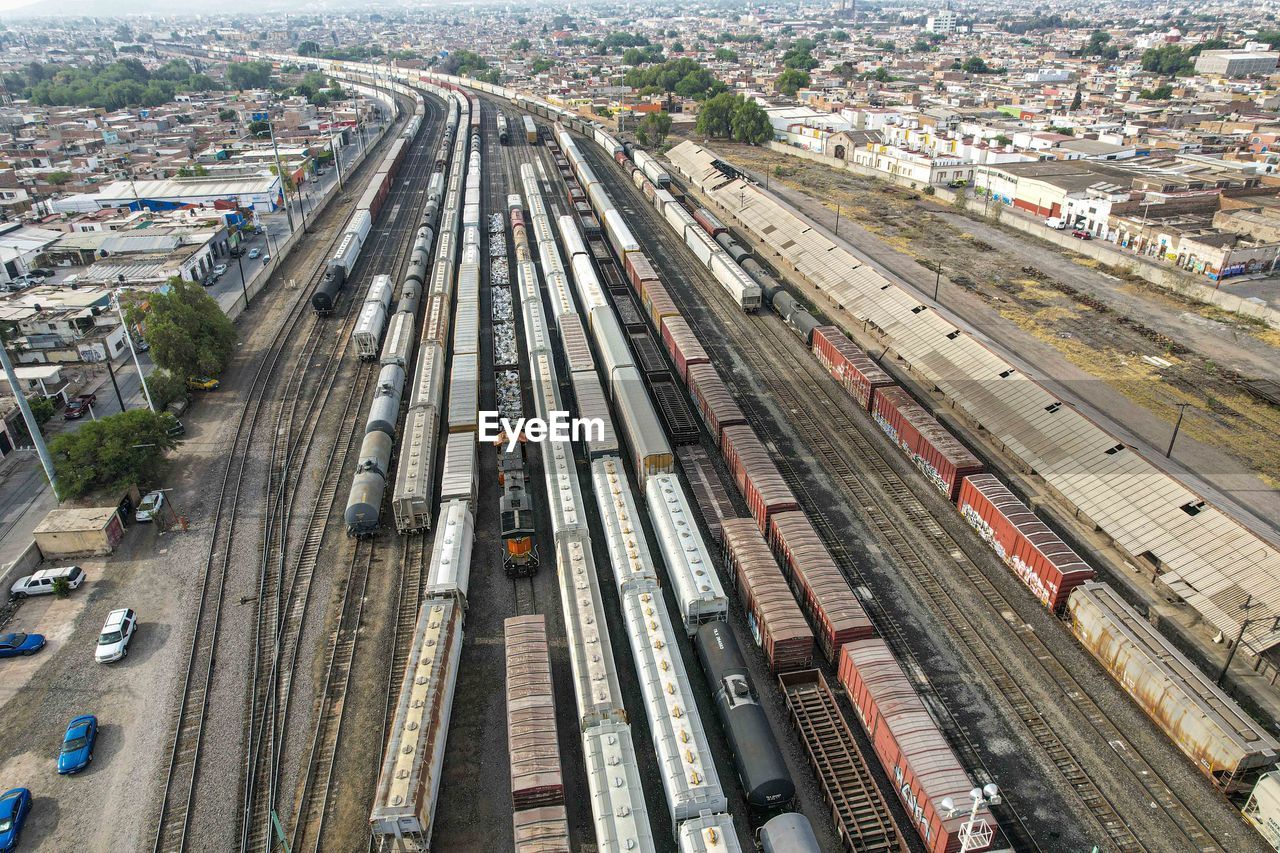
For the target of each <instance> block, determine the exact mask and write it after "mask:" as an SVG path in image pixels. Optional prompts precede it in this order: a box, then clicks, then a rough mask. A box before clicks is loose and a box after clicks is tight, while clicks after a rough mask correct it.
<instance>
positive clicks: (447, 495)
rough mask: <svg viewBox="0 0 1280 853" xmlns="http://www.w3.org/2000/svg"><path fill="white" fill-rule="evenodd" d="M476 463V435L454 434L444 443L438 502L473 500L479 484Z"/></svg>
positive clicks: (469, 433)
mask: <svg viewBox="0 0 1280 853" xmlns="http://www.w3.org/2000/svg"><path fill="white" fill-rule="evenodd" d="M478 474H479V471H478V466H477V463H476V434H475V433H472V432H455V433H453V434H452V435H450V436H449V438H448V439H447V440H446V441H445V443H444V465H443V466H442V468H441V471H440V500H441V502H444V501H451V500H467V501H470V500H475V496H476V492H477V487H478V483H479V477H478Z"/></svg>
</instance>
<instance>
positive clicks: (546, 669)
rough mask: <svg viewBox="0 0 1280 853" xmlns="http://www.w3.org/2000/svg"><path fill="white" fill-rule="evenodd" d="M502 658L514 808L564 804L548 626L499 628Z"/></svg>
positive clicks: (528, 622) (535, 621)
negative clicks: (503, 648) (503, 650)
mask: <svg viewBox="0 0 1280 853" xmlns="http://www.w3.org/2000/svg"><path fill="white" fill-rule="evenodd" d="M503 631H504V633H505V635H506V658H507V748H508V750H509V751H510V754H511V802H512V805H513V807H514V808H516V809H525V808H534V807H538V806H554V805H562V804H563V803H564V780H563V778H562V776H561V770H560V747H559V742H558V741H557V739H556V706H555V693H554V691H553V689H552V686H551V659H550V658H549V657H548V654H547V627H546V620H545V619H544V618H543V617H542V616H517V617H514V618H511V619H507V620H506V621H505V622H504V623H503Z"/></svg>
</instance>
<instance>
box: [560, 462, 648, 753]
mask: <svg viewBox="0 0 1280 853" xmlns="http://www.w3.org/2000/svg"><path fill="white" fill-rule="evenodd" d="M559 443H560V442H544V445H545V444H559ZM573 476H574V477H576V476H577V474H576V472H574V473H573ZM556 578H557V580H558V582H559V586H560V605H561V607H562V608H563V612H564V626H565V633H566V635H567V636H568V641H569V666H570V669H572V670H573V694H574V699H575V701H576V703H577V711H578V723H579V725H580V726H581V727H582V728H583V729H584V730H589V729H591V728H593V727H596V726H599V725H600V724H601V723H605V722H608V721H617V722H625V721H626V719H627V712H626V709H625V708H624V707H623V704H622V688H621V686H620V685H619V683H618V669H617V666H616V665H615V663H614V660H613V647H612V646H611V645H610V644H609V627H608V624H609V623H608V617H607V615H606V613H605V609H604V602H603V599H602V597H601V594H600V580H599V577H598V576H597V575H596V566H595V559H594V557H593V555H592V553H591V537H590V534H588V533H587V531H586V529H585V528H584V529H583V530H580V531H569V532H567V533H564V534H560V535H557V536H556Z"/></svg>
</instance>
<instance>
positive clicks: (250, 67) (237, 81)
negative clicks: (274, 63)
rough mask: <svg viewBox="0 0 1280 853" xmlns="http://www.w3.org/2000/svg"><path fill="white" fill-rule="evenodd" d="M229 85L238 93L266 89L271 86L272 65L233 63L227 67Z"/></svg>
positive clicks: (267, 63) (259, 62)
mask: <svg viewBox="0 0 1280 853" xmlns="http://www.w3.org/2000/svg"><path fill="white" fill-rule="evenodd" d="M227 85H228V86H230V87H231V88H232V89H236V90H237V91H244V90H245V89H266V88H268V87H269V86H270V85H271V63H270V62H264V61H257V62H232V63H230V64H229V65H227Z"/></svg>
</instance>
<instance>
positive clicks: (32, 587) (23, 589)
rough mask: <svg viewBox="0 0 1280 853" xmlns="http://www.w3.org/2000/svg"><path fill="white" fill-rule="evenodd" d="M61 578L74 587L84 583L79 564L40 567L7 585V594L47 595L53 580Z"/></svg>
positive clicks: (17, 596) (20, 596)
mask: <svg viewBox="0 0 1280 853" xmlns="http://www.w3.org/2000/svg"><path fill="white" fill-rule="evenodd" d="M59 578H62V579H63V580H65V581H66V582H67V586H69V587H70V588H71V589H75V588H76V587H78V586H80V584H82V583H84V570H83V569H81V568H80V567H79V566H64V567H62V568H60V569H41V570H40V571H38V572H36V573H35V574H33V575H28V576H26V577H25V578H18V582H17V583H15V584H14V585H13V586H11V587H9V595H10V596H11V597H13V598H26V597H27V596H29V595H48V594H49V593H51V592H53V584H54V581H56V580H58V579H59Z"/></svg>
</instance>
